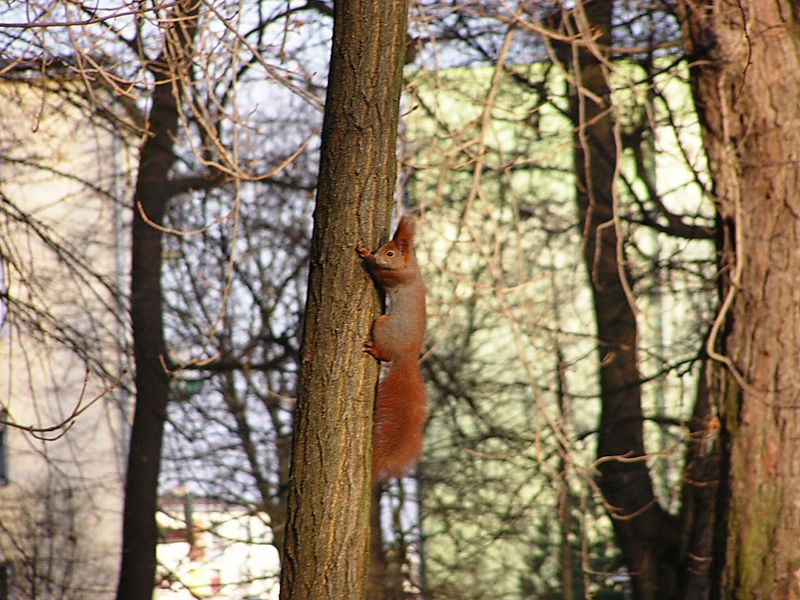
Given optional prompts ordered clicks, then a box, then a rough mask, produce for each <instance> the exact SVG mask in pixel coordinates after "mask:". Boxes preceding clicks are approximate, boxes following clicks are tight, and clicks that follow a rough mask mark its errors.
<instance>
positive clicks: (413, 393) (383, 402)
mask: <svg viewBox="0 0 800 600" xmlns="http://www.w3.org/2000/svg"><path fill="white" fill-rule="evenodd" d="M427 404H428V399H427V394H426V393H425V382H424V381H423V380H422V373H420V370H419V363H418V361H417V357H416V356H413V357H409V358H408V359H400V360H396V361H394V362H393V363H392V365H391V366H390V367H389V372H388V373H387V374H386V377H384V379H383V381H381V383H380V385H379V386H378V399H377V401H376V407H375V434H374V436H373V441H372V475H373V478H375V479H379V480H385V479H389V478H392V477H402V476H403V475H405V474H406V472H407V471H408V470H409V469H410V468H411V467H412V466H414V464H416V462H417V461H418V460H419V457H420V454H422V429H423V426H424V425H425V418H426V416H427V412H428V410H427V409H428V407H427Z"/></svg>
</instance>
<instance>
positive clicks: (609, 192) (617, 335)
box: [567, 0, 678, 600]
mask: <svg viewBox="0 0 800 600" xmlns="http://www.w3.org/2000/svg"><path fill="white" fill-rule="evenodd" d="M613 8H614V2H613V1H612V0H603V1H596V2H587V3H585V4H583V5H582V8H581V9H580V10H577V11H576V19H575V24H576V27H577V30H578V31H580V32H581V33H582V34H583V35H584V36H585V37H586V39H590V38H592V37H593V36H599V37H598V39H597V44H598V45H597V46H596V48H603V47H610V45H611V44H610V42H611V17H612V11H613ZM576 48H578V50H577V57H574V56H571V55H570V56H569V59H570V60H572V62H573V73H574V77H575V85H574V86H573V87H572V92H571V94H570V106H571V111H572V115H573V119H574V122H575V126H576V134H575V171H576V178H577V189H576V198H577V204H578V218H579V224H580V227H581V230H582V231H583V256H584V261H585V264H586V269H587V272H588V275H589V281H590V286H591V290H592V297H593V301H594V313H595V321H596V324H597V335H598V348H597V350H598V364H599V374H600V396H601V403H602V406H601V414H600V425H599V430H598V443H597V458H598V471H599V476H598V485H599V487H600V490H601V491H602V493H603V497H604V499H605V501H606V505H607V508H608V512H609V516H610V517H611V521H612V524H613V528H614V535H615V538H616V540H617V544H618V545H619V547H620V550H621V551H622V554H623V557H624V560H625V564H626V565H627V567H628V570H629V572H630V573H631V576H632V578H633V584H634V586H633V587H634V590H635V594H636V598H638V599H640V600H645V599H655V598H669V597H671V595H672V593H673V589H674V586H675V573H676V566H677V562H678V556H677V555H678V536H677V523H676V522H675V519H674V517H672V516H671V515H670V514H668V513H667V512H666V511H664V510H663V509H662V508H661V506H660V505H659V503H658V501H657V499H656V497H655V494H654V491H653V483H652V480H651V477H650V472H649V469H648V466H647V463H646V461H645V457H646V451H645V446H644V432H643V422H644V414H643V411H642V403H641V389H640V382H641V376H640V373H639V367H638V355H637V354H638V329H637V322H636V316H635V314H634V312H633V307H632V306H631V302H630V300H629V298H628V295H627V294H626V291H625V281H624V278H625V277H627V270H626V267H625V264H624V261H623V260H622V257H621V256H620V252H619V248H618V244H619V238H618V234H617V224H616V223H615V219H616V214H615V208H614V196H613V193H614V192H613V186H614V178H615V170H616V156H617V144H616V142H615V137H614V131H613V127H614V120H613V119H614V112H613V107H612V104H611V90H610V88H609V84H608V73H607V72H606V70H605V67H604V65H603V63H602V61H601V60H600V59H599V58H598V56H596V55H595V54H593V53H592V52H590V51H588V50H586V49H585V47H584V46H576ZM567 51H570V52H571V48H569V49H567ZM574 58H577V61H575V60H574Z"/></svg>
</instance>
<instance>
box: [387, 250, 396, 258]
mask: <svg viewBox="0 0 800 600" xmlns="http://www.w3.org/2000/svg"><path fill="white" fill-rule="evenodd" d="M386 256H388V257H389V258H392V257H393V256H394V250H389V251H388V252H387V253H386Z"/></svg>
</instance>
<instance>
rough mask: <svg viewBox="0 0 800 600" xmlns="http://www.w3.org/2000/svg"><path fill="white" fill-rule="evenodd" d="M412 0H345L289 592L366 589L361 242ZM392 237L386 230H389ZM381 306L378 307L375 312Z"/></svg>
mask: <svg viewBox="0 0 800 600" xmlns="http://www.w3.org/2000/svg"><path fill="white" fill-rule="evenodd" d="M407 13H408V5H407V2H405V1H398V2H370V1H367V0H352V1H345V2H336V3H335V14H334V34H333V47H332V50H331V66H330V74H329V80H328V89H327V99H326V105H325V119H324V122H323V129H322V149H321V159H320V173H319V181H318V189H317V203H316V208H315V211H314V233H313V237H312V247H311V257H310V272H309V284H308V300H307V304H306V320H305V330H304V337H303V350H302V365H301V371H300V383H299V391H298V400H297V410H296V417H295V430H294V440H293V457H292V467H291V474H290V488H289V496H288V504H287V506H288V516H287V529H286V551H285V555H284V564H283V571H282V577H281V598H282V599H284V600H288V599H290V598H291V599H294V600H296V599H301V598H303V599H304V598H308V599H313V600H322V599H325V598H329V599H335V600H339V599H341V598H354V599H357V598H364V597H366V593H367V587H368V577H367V574H368V563H369V531H370V500H371V494H370V465H371V462H370V455H371V452H370V447H371V434H372V418H371V415H372V409H373V398H374V393H375V383H376V375H377V372H378V370H377V364H376V363H375V361H374V360H373V359H371V358H370V357H369V356H368V355H367V354H365V353H364V352H363V348H362V345H363V342H364V340H365V339H366V338H367V336H368V334H369V330H370V326H371V323H372V319H373V317H374V315H375V312H376V311H375V309H376V308H377V306H378V303H377V295H376V292H375V290H374V286H373V284H372V282H371V281H370V279H369V277H368V276H367V274H366V272H365V271H364V269H363V268H362V266H361V261H360V260H359V259H358V256H357V255H356V253H355V250H354V248H355V245H356V243H358V242H362V243H364V244H366V245H367V246H369V247H371V248H374V247H376V245H377V241H378V237H379V235H381V234H385V233H386V232H387V231H388V229H387V225H388V222H389V215H390V208H391V198H392V194H393V191H394V188H395V176H396V158H395V140H396V133H397V124H398V115H399V98H400V88H401V83H402V67H403V52H404V41H405V35H406V21H407ZM384 239H385V238H384ZM370 308H371V310H370Z"/></svg>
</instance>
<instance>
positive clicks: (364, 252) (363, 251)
mask: <svg viewBox="0 0 800 600" xmlns="http://www.w3.org/2000/svg"><path fill="white" fill-rule="evenodd" d="M356 252H357V253H358V255H359V256H360V257H361V258H367V257H368V256H369V255H370V254H371V252H370V251H369V248H367V247H365V246H362V245H361V244H356Z"/></svg>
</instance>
